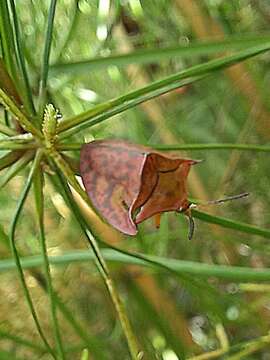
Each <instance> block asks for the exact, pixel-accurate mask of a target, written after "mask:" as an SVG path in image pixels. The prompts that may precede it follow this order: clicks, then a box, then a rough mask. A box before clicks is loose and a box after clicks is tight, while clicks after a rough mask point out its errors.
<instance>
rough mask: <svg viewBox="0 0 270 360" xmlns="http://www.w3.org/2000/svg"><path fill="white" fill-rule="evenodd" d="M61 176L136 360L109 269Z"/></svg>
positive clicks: (134, 343) (134, 344) (136, 352)
mask: <svg viewBox="0 0 270 360" xmlns="http://www.w3.org/2000/svg"><path fill="white" fill-rule="evenodd" d="M60 170H63V169H61V168H60ZM63 175H65V176H66V175H67V174H65V173H64V172H63ZM63 175H62V174H61V173H60V172H57V176H58V179H59V182H60V183H61V187H62V189H63V190H64V192H65V195H66V199H67V200H68V205H69V207H70V208H71V209H72V212H73V214H74V216H75V218H76V219H77V221H78V223H79V225H80V227H81V229H82V231H83V233H84V235H85V236H86V238H87V240H88V243H89V245H90V247H91V249H92V251H93V254H94V258H95V263H96V265H97V268H98V270H99V272H100V274H101V276H102V278H103V280H104V282H105V284H106V286H107V289H108V291H109V294H110V296H111V299H112V301H113V304H114V306H115V309H116V312H117V314H118V317H119V320H120V323H121V325H122V328H123V331H124V334H125V336H126V339H127V342H128V346H129V350H130V354H131V358H132V359H133V360H137V359H138V357H139V356H140V354H141V352H140V351H139V347H138V344H137V340H136V337H135V335H134V334H133V331H132V328H131V325H130V322H129V319H128V316H127V314H126V310H125V307H124V304H123V303H122V300H121V299H120V297H119V295H118V293H117V290H116V288H115V285H114V283H113V281H112V279H111V277H110V274H109V269H108V267H107V265H106V262H105V260H104V258H103V256H102V253H101V252H100V249H99V246H98V244H97V241H96V240H95V237H94V236H93V234H92V233H90V231H89V230H88V229H87V228H86V225H85V222H84V220H83V218H82V217H81V215H80V210H79V208H78V207H77V206H76V204H75V202H74V200H73V197H72V195H71V192H70V189H69V188H68V186H67V184H66V180H65V178H64V177H63ZM67 180H68V179H67Z"/></svg>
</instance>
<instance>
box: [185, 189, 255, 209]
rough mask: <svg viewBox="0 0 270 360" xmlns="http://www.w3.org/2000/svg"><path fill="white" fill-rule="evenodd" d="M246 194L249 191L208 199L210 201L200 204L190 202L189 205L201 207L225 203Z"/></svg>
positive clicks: (247, 194)
mask: <svg viewBox="0 0 270 360" xmlns="http://www.w3.org/2000/svg"><path fill="white" fill-rule="evenodd" d="M247 196H249V193H248V192H245V193H242V194H238V195H232V196H228V197H225V198H223V199H218V200H210V201H207V202H205V203H201V204H191V205H190V207H193V208H197V209H200V208H201V207H204V206H208V205H219V204H223V203H225V202H227V201H232V200H238V199H242V198H244V197H247Z"/></svg>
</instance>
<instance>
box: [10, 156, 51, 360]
mask: <svg viewBox="0 0 270 360" xmlns="http://www.w3.org/2000/svg"><path fill="white" fill-rule="evenodd" d="M42 156H43V154H42V151H38V152H37V154H36V157H35V159H34V163H33V165H32V167H31V170H30V172H29V175H28V178H27V181H26V184H25V186H24V188H23V191H22V193H21V196H20V199H19V201H18V206H17V209H16V212H15V215H14V218H13V220H12V223H11V228H10V247H11V250H12V253H13V257H14V260H15V263H16V267H17V270H18V273H19V280H20V282H21V285H22V288H23V292H24V296H25V298H26V300H27V303H28V306H29V308H30V311H31V314H32V317H33V320H34V323H35V325H36V328H37V331H38V333H39V335H40V337H41V339H42V340H43V342H44V345H45V347H46V349H47V350H48V351H49V353H51V355H52V356H53V357H54V359H55V360H57V358H56V356H55V354H54V351H53V349H52V348H51V347H50V345H49V343H48V341H47V339H46V337H45V334H44V332H43V330H42V328H41V325H40V323H39V319H38V316H37V313H36V310H35V307H34V304H33V301H32V298H31V295H30V292H29V290H28V288H27V284H26V280H25V277H24V273H23V269H22V266H21V260H20V255H19V253H18V251H17V247H16V242H15V231H16V227H17V223H18V220H19V217H20V214H21V211H22V209H23V205H24V203H25V200H26V198H27V196H28V193H29V190H30V187H31V184H32V181H33V177H34V174H35V172H36V170H37V168H38V166H39V164H40V161H41V158H42Z"/></svg>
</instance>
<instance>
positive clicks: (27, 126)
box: [0, 89, 42, 139]
mask: <svg viewBox="0 0 270 360" xmlns="http://www.w3.org/2000/svg"><path fill="white" fill-rule="evenodd" d="M0 103H2V104H3V105H4V107H5V108H6V109H7V110H8V111H10V112H11V113H12V114H13V115H14V116H15V118H16V120H17V121H18V122H19V123H20V125H21V126H22V128H23V129H24V130H26V131H27V132H30V133H32V134H33V135H35V136H36V137H37V138H38V139H42V134H41V132H40V131H39V130H38V129H37V128H36V127H35V126H34V125H32V124H31V122H30V121H29V120H28V118H27V117H26V116H25V114H24V113H23V112H22V111H21V110H20V109H19V108H18V107H17V105H16V104H15V103H14V102H13V100H11V98H10V97H9V96H8V95H7V94H6V93H5V92H4V91H3V90H2V89H0Z"/></svg>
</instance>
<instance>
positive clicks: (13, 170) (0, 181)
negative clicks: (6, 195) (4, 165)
mask: <svg viewBox="0 0 270 360" xmlns="http://www.w3.org/2000/svg"><path fill="white" fill-rule="evenodd" d="M33 156H34V154H33V153H32V152H27V153H25V154H24V155H21V156H20V157H18V160H17V161H16V158H13V156H11V158H10V160H11V161H13V160H15V162H13V163H12V165H11V163H10V166H9V168H8V169H7V171H6V172H5V174H4V175H3V176H1V177H0V189H1V188H2V187H4V186H5V185H6V184H7V183H8V182H9V181H10V180H11V179H12V178H13V177H14V176H15V175H16V174H17V173H18V172H19V171H20V170H22V169H23V168H24V167H25V166H26V165H27V164H28V163H29V161H30V160H32V158H33ZM5 161H7V158H5Z"/></svg>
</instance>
